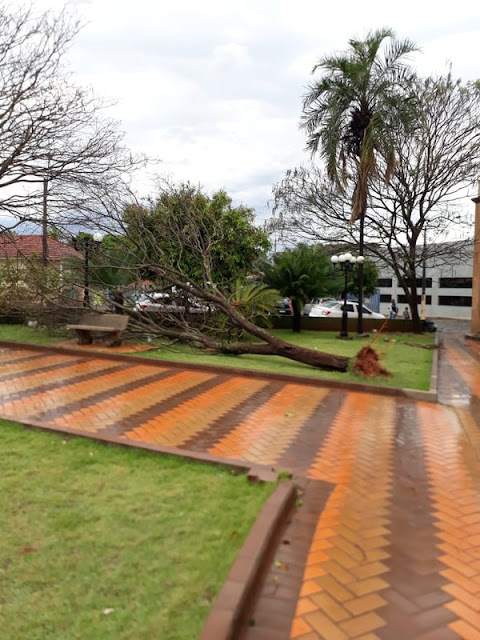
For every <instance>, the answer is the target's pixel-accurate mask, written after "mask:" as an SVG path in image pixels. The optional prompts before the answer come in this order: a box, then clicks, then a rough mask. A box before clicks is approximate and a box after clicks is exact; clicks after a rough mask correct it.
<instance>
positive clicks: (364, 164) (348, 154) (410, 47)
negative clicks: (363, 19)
mask: <svg viewBox="0 0 480 640" xmlns="http://www.w3.org/2000/svg"><path fill="white" fill-rule="evenodd" d="M386 40H389V41H390V42H389V45H388V46H386V45H385V41H386ZM415 50H416V47H415V45H414V44H413V43H412V42H411V41H409V40H403V41H397V40H396V39H395V37H394V33H393V31H392V30H391V29H379V30H377V31H374V32H372V33H369V34H368V35H367V36H366V38H365V39H364V40H355V39H351V40H350V41H349V49H348V50H347V52H345V53H340V54H333V55H330V56H326V57H324V58H322V59H321V60H319V62H318V63H317V64H316V65H315V67H314V69H313V71H314V72H315V71H317V70H318V69H320V70H321V71H323V75H322V76H321V77H320V79H318V80H315V81H313V82H312V83H311V84H310V86H309V87H308V92H307V94H306V96H305V99H304V103H303V116H302V127H303V128H304V129H305V131H306V133H307V140H308V147H309V149H310V150H311V151H312V153H316V152H317V151H318V152H320V154H321V155H322V157H323V159H324V160H325V162H326V167H327V173H328V176H329V177H330V178H331V180H332V181H333V182H334V183H335V184H336V185H337V187H338V188H339V189H340V190H341V191H343V189H344V187H345V185H346V184H347V183H348V182H350V180H352V181H353V182H354V183H355V189H354V194H353V208H352V220H355V219H357V218H359V217H362V216H363V215H364V214H365V210H366V207H367V196H368V181H369V177H371V176H372V175H374V174H375V173H376V170H377V163H376V157H375V155H376V153H381V154H382V156H383V157H384V159H385V161H386V174H385V179H386V180H388V178H389V175H390V173H391V171H392V170H393V167H394V164H395V149H394V144H393V139H392V136H391V135H390V132H391V130H392V129H394V128H398V126H399V125H400V123H401V122H402V121H403V120H405V119H408V117H409V113H410V109H409V108H408V106H409V102H408V100H405V97H406V91H405V90H406V88H407V89H408V85H409V79H410V73H409V70H408V67H406V66H405V64H404V59H405V56H407V55H408V54H409V53H411V52H413V51H415Z"/></svg>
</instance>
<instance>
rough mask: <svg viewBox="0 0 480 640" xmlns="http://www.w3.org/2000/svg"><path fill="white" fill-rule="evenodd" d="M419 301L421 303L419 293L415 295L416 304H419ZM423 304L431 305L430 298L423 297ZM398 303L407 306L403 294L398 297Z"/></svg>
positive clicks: (405, 297)
mask: <svg viewBox="0 0 480 640" xmlns="http://www.w3.org/2000/svg"><path fill="white" fill-rule="evenodd" d="M421 301H422V296H421V295H420V294H419V293H417V304H420V303H421ZM425 302H426V304H432V296H425ZM398 303H399V304H408V301H407V296H406V295H404V294H400V295H399V296H398Z"/></svg>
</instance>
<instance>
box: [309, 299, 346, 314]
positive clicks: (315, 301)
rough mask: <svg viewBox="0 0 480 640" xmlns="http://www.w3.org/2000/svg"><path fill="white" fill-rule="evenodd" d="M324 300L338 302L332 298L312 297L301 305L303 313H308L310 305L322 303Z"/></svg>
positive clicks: (310, 308)
mask: <svg viewBox="0 0 480 640" xmlns="http://www.w3.org/2000/svg"><path fill="white" fill-rule="evenodd" d="M325 302H338V300H335V299H334V298H312V299H311V300H310V302H307V304H305V305H303V315H304V316H308V315H310V311H311V310H312V307H313V306H314V305H318V304H320V305H322V304H324V303H325Z"/></svg>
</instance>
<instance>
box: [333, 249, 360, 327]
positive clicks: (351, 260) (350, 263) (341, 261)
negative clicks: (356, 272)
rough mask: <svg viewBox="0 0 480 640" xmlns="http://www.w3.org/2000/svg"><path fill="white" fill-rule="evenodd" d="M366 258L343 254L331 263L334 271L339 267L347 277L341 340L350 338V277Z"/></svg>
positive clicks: (344, 291) (335, 257)
mask: <svg viewBox="0 0 480 640" xmlns="http://www.w3.org/2000/svg"><path fill="white" fill-rule="evenodd" d="M364 260H365V258H364V257H363V256H358V258H357V257H355V256H352V254H351V253H341V254H340V255H339V256H332V257H331V261H332V264H333V267H334V269H336V268H337V265H338V267H339V268H340V270H341V271H343V273H344V275H345V284H344V289H343V310H342V326H341V330H340V335H339V337H340V338H348V328H347V327H348V313H347V287H348V276H349V274H350V273H351V272H352V271H353V269H354V267H355V265H356V264H358V265H361V264H363V262H364Z"/></svg>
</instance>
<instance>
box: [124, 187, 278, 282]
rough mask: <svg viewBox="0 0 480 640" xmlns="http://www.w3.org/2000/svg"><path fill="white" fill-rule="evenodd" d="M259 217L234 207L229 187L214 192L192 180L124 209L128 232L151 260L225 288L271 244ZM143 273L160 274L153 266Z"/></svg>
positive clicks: (139, 248) (243, 272) (250, 266)
mask: <svg viewBox="0 0 480 640" xmlns="http://www.w3.org/2000/svg"><path fill="white" fill-rule="evenodd" d="M254 221H255V215H254V212H253V210H252V209H250V208H248V207H244V206H243V205H240V206H237V207H234V206H232V199H231V198H230V197H229V196H228V195H227V193H226V192H225V191H223V190H220V191H217V192H215V193H213V194H212V195H211V196H209V195H207V194H206V193H205V192H204V191H203V190H202V189H201V188H200V187H196V186H192V185H191V184H180V185H175V186H170V187H169V188H167V189H162V191H161V192H160V193H159V195H158V197H156V198H154V199H151V200H150V202H149V203H147V204H144V205H139V204H136V205H130V206H128V207H127V208H126V209H125V212H124V223H125V227H126V232H127V236H128V237H129V238H130V240H132V242H133V243H134V244H135V245H136V246H137V249H138V250H139V251H141V252H142V253H143V254H144V256H145V258H146V257H148V263H150V264H152V263H153V264H155V263H159V262H166V263H168V264H171V265H173V266H174V267H175V268H176V269H177V270H179V271H180V272H181V273H183V274H184V275H185V276H186V277H187V278H190V279H191V280H193V281H195V282H197V283H214V284H215V285H216V286H221V287H226V288H228V287H229V286H231V285H233V284H234V282H235V281H236V280H237V279H238V278H239V277H241V276H245V275H246V274H247V273H248V272H249V271H250V270H251V269H252V268H253V265H254V263H255V261H256V260H258V259H259V258H260V257H262V256H263V255H264V254H265V253H266V252H267V251H268V249H269V248H270V242H269V240H268V235H267V233H266V232H265V231H263V230H262V229H260V228H258V227H256V226H255V224H254ZM139 230H141V231H140V232H139ZM143 275H144V276H146V277H155V274H154V273H152V270H151V269H150V267H149V266H148V265H145V267H144V268H143Z"/></svg>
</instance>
